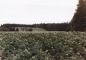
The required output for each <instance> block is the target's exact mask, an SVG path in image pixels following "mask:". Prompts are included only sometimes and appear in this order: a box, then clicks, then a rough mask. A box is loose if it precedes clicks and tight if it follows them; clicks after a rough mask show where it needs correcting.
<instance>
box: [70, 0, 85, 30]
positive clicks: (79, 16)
mask: <svg viewBox="0 0 86 60" xmlns="http://www.w3.org/2000/svg"><path fill="white" fill-rule="evenodd" d="M70 24H71V30H75V31H86V0H79V5H78V8H77V11H76V13H75V15H74V17H73V19H72V21H71V23H70Z"/></svg>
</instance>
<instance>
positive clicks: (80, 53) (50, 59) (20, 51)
mask: <svg viewBox="0 0 86 60" xmlns="http://www.w3.org/2000/svg"><path fill="white" fill-rule="evenodd" d="M0 38H1V39H2V40H0V46H1V47H2V48H3V53H2V56H4V58H5V60H86V33H84V32H81V33H80V32H47V33H33V32H31V33H0Z"/></svg>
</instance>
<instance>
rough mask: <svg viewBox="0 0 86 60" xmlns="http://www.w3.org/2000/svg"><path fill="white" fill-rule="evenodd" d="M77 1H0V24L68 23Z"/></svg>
mask: <svg viewBox="0 0 86 60" xmlns="http://www.w3.org/2000/svg"><path fill="white" fill-rule="evenodd" d="M77 3H78V2H77V0H0V24H3V23H21V24H34V23H61V22H69V21H70V20H71V19H72V17H73V15H74V13H75V9H76V7H77Z"/></svg>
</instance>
